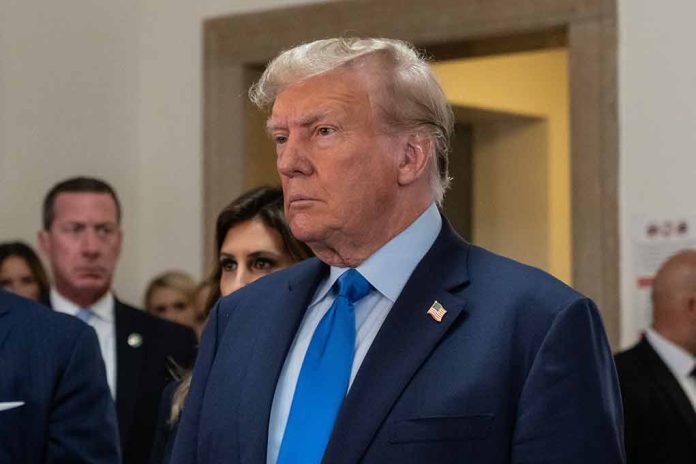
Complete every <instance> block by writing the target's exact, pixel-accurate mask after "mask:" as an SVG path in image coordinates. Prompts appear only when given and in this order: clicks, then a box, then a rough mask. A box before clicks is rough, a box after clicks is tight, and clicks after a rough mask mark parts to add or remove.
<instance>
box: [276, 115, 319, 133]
mask: <svg viewBox="0 0 696 464" xmlns="http://www.w3.org/2000/svg"><path fill="white" fill-rule="evenodd" d="M328 114H329V113H328V111H321V112H316V113H310V114H307V115H305V116H302V117H301V118H300V119H299V120H298V121H297V125H299V126H301V127H307V126H311V125H312V124H315V123H316V122H317V121H321V120H322V119H324V118H325V117H327V116H328ZM286 128H287V127H286V124H282V123H277V122H275V121H274V120H273V118H269V119H268V121H266V132H268V133H269V134H270V133H272V132H273V131H275V130H280V129H286Z"/></svg>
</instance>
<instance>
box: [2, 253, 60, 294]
mask: <svg viewBox="0 0 696 464" xmlns="http://www.w3.org/2000/svg"><path fill="white" fill-rule="evenodd" d="M13 256H16V257H18V258H22V259H23V260H24V261H25V262H26V263H27V266H29V270H30V271H31V273H32V274H33V276H34V278H35V279H36V283H37V284H38V285H39V301H40V302H42V303H44V304H46V303H48V294H49V291H50V289H51V286H50V284H49V282H48V275H47V274H46V270H45V269H44V267H43V264H41V260H40V259H39V257H38V255H37V254H36V252H35V251H34V250H33V249H32V247H30V246H29V245H27V244H26V243H24V242H5V243H0V267H2V265H3V263H4V262H5V260H6V259H8V258H11V257H13Z"/></svg>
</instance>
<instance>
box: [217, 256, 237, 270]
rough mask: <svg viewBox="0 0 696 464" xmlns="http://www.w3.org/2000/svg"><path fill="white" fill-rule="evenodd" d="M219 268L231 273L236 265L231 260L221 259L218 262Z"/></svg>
mask: <svg viewBox="0 0 696 464" xmlns="http://www.w3.org/2000/svg"><path fill="white" fill-rule="evenodd" d="M220 267H221V268H222V270H223V271H225V272H232V271H234V270H235V269H237V263H236V261H235V260H233V259H229V258H228V259H223V260H221V261H220Z"/></svg>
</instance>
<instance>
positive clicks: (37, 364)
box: [0, 290, 121, 464]
mask: <svg viewBox="0 0 696 464" xmlns="http://www.w3.org/2000/svg"><path fill="white" fill-rule="evenodd" d="M17 401H23V402H24V405H22V406H19V407H16V408H12V409H6V410H0V462H2V463H32V464H38V463H68V462H69V463H75V464H78V463H90V464H91V463H97V462H98V463H112V464H117V463H119V462H121V461H120V455H119V447H118V430H117V425H116V412H115V411H114V405H113V402H112V401H111V394H110V392H109V387H108V385H107V384H106V372H105V370H104V362H103V361H102V357H101V354H100V351H99V344H98V341H97V336H96V335H95V333H94V330H92V328H90V327H89V326H88V325H87V324H85V323H83V322H82V321H79V320H77V319H76V318H74V317H70V316H66V315H64V314H57V313H55V312H53V311H51V310H49V309H48V308H46V307H44V306H40V305H38V304H36V303H33V302H31V301H29V300H27V299H25V298H21V297H18V296H15V295H11V294H9V293H6V292H4V291H1V290H0V403H8V402H17Z"/></svg>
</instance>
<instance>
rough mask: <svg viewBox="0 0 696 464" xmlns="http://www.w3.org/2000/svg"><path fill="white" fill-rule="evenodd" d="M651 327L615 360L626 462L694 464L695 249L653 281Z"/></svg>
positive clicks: (670, 263) (670, 261) (673, 259)
mask: <svg viewBox="0 0 696 464" xmlns="http://www.w3.org/2000/svg"><path fill="white" fill-rule="evenodd" d="M652 301H653V324H652V327H651V328H649V329H647V330H646V333H645V336H644V337H643V339H642V340H641V341H640V342H638V344H637V345H635V346H634V347H632V348H631V349H629V350H627V351H624V352H623V353H619V354H618V355H617V356H616V367H617V370H618V373H619V380H620V382H621V393H622V397H623V404H624V417H625V430H626V457H627V462H628V463H629V464H643V463H645V464H648V463H661V462H664V463H669V464H681V463H684V464H693V463H694V462H696V409H695V408H696V359H695V356H696V250H688V251H683V252H681V253H678V254H676V255H674V256H673V257H671V258H670V259H668V260H667V261H666V262H665V263H664V264H663V265H662V267H661V268H660V270H659V271H658V273H657V274H656V276H655V281H654V283H653V293H652Z"/></svg>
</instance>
